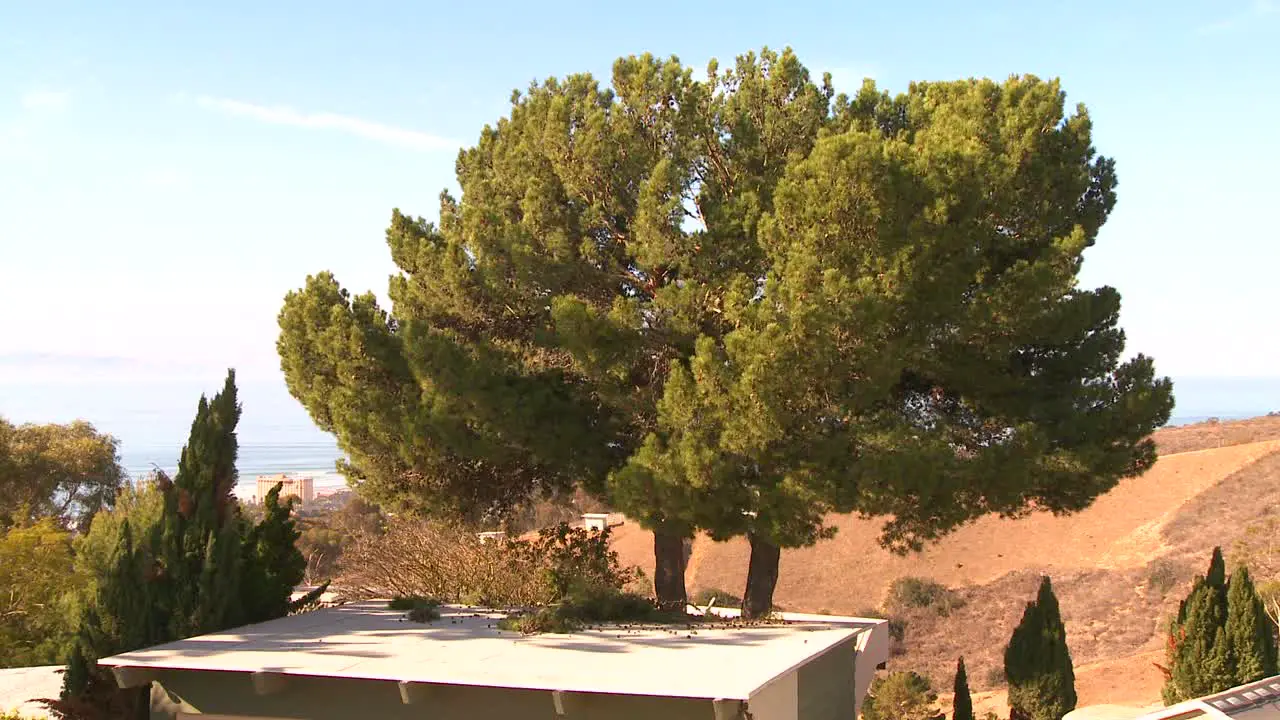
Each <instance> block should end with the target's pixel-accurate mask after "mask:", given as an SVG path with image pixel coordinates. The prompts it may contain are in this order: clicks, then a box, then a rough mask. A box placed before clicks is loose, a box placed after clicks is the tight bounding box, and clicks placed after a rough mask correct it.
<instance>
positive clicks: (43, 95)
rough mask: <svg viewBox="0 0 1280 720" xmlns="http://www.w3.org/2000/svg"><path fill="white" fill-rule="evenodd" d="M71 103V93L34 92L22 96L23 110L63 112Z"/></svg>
mask: <svg viewBox="0 0 1280 720" xmlns="http://www.w3.org/2000/svg"><path fill="white" fill-rule="evenodd" d="M69 102H71V93H69V92H59V91H54V90H32V91H31V92H29V93H27V94H26V95H23V96H22V109H23V110H61V109H63V108H65V107H66V106H67V103H69Z"/></svg>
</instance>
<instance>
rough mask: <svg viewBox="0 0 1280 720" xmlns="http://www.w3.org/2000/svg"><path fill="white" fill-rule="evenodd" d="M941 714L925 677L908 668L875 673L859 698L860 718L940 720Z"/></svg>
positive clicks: (936, 699) (934, 693)
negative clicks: (886, 672) (863, 697)
mask: <svg viewBox="0 0 1280 720" xmlns="http://www.w3.org/2000/svg"><path fill="white" fill-rule="evenodd" d="M945 717H946V716H945V715H944V714H943V713H942V711H941V709H940V708H939V707H938V694H937V693H936V692H934V691H933V688H932V687H931V686H930V684H929V680H928V678H925V677H923V676H921V675H918V674H916V673H914V672H910V671H897V672H891V673H889V674H887V675H881V676H878V677H877V678H876V679H875V680H873V681H872V682H871V689H870V690H869V691H868V692H867V698H866V699H865V700H863V701H862V720H942V719H943V718H945Z"/></svg>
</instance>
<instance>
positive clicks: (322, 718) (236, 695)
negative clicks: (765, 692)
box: [152, 671, 769, 720]
mask: <svg viewBox="0 0 1280 720" xmlns="http://www.w3.org/2000/svg"><path fill="white" fill-rule="evenodd" d="M158 682H159V684H160V685H162V686H163V688H164V691H167V694H168V697H169V698H171V699H172V701H173V702H174V703H175V704H174V705H171V709H170V710H156V709H153V712H152V718H153V719H154V720H172V719H173V718H175V717H177V711H179V710H185V711H186V712H184V715H185V714H186V713H201V714H211V715H229V716H233V717H235V716H239V717H249V718H272V719H276V718H278V719H282V720H283V719H293V718H299V719H300V718H306V719H307V720H351V719H352V718H380V719H385V720H409V719H410V718H414V719H417V720H421V719H424V718H431V720H486V719H487V718H493V719H494V720H561V718H564V720H575V719H577V718H581V719H582V720H653V719H654V718H660V719H661V720H712V719H713V718H714V717H715V715H714V711H713V709H712V705H711V702H710V701H707V700H690V699H685V698H663V697H644V696H623V695H591V696H580V695H571V696H569V697H568V698H567V702H566V707H565V710H566V714H565V715H564V716H558V715H556V710H555V705H554V703H553V701H552V697H551V693H549V692H545V691H542V692H538V691H530V690H503V689H495V688H480V687H462V686H436V687H432V688H430V689H429V691H428V694H427V697H426V698H425V699H424V700H423V701H422V702H420V703H414V704H412V705H405V704H403V703H402V702H401V700H400V689H399V687H398V686H397V685H396V683H394V682H390V681H377V680H350V679H339V678H319V677H314V678H310V677H291V678H288V680H287V682H286V685H285V687H284V689H283V690H281V691H280V692H278V693H275V694H272V695H266V696H258V695H255V694H254V692H253V684H252V682H251V680H250V678H249V676H248V675H247V674H246V673H231V672H187V671H164V672H161V673H160V674H159V680H158ZM155 707H156V705H155V703H153V708H155ZM196 717H198V715H196ZM757 720H769V719H768V718H765V717H761V716H757Z"/></svg>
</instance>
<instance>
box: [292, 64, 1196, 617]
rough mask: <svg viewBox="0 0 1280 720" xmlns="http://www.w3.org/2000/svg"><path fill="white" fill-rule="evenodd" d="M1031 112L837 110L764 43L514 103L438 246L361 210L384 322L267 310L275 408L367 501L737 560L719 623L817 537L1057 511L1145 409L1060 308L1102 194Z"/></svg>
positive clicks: (968, 91) (1092, 176)
mask: <svg viewBox="0 0 1280 720" xmlns="http://www.w3.org/2000/svg"><path fill="white" fill-rule="evenodd" d="M1064 103H1065V93H1064V92H1063V91H1062V89H1061V88H1060V86H1059V85H1058V83H1057V82H1046V81H1042V80H1040V79H1038V78H1035V77H1030V76H1024V77H1013V78H1010V79H1009V80H1007V81H1005V82H1003V83H997V82H993V81H990V80H966V81H959V82H946V83H914V84H912V85H911V86H910V87H909V88H908V90H907V92H906V93H904V94H902V95H898V96H890V95H889V94H888V93H885V92H881V91H879V90H878V89H877V88H876V87H875V86H874V85H873V84H871V83H867V84H866V85H864V86H863V87H862V88H861V89H860V90H859V91H858V92H857V93H856V94H855V95H854V96H853V97H846V96H838V97H837V96H836V95H835V91H834V88H832V87H831V85H830V82H829V81H828V80H826V79H824V80H823V81H822V82H821V83H818V82H815V81H814V80H813V79H812V78H811V76H810V75H809V72H808V71H807V69H805V67H804V66H803V65H802V64H801V63H800V62H799V60H798V59H797V58H796V56H795V55H794V54H793V53H792V52H791V51H790V50H786V51H783V52H782V53H777V52H773V51H770V50H767V49H766V50H764V51H762V52H760V53H759V54H754V53H749V54H746V55H744V56H742V57H739V58H738V59H737V61H736V62H735V63H734V64H733V66H732V67H730V68H726V69H721V68H719V66H718V65H716V64H715V63H713V64H712V67H711V68H710V72H709V73H708V75H707V78H706V79H705V80H695V79H694V76H693V72H692V71H691V69H689V68H686V67H685V66H683V65H682V64H681V63H680V62H679V61H678V60H677V59H675V58H671V59H667V60H663V59H658V58H654V57H652V56H649V55H645V56H640V57H628V58H623V59H620V60H618V61H617V62H616V63H615V65H614V69H613V82H612V87H611V88H602V87H601V86H600V84H599V83H598V82H597V81H596V80H595V79H594V78H592V77H591V76H589V75H573V76H570V77H568V78H564V79H562V80H559V79H551V80H547V81H545V82H543V83H541V84H535V85H533V86H531V87H530V88H529V89H528V91H527V92H525V93H517V94H515V95H514V96H513V98H512V104H511V109H510V112H509V114H508V116H507V117H505V118H502V119H501V120H499V122H498V123H496V125H492V126H488V127H486V128H485V129H484V130H483V131H482V133H481V135H480V138H479V140H478V142H477V144H476V145H475V146H474V147H472V148H470V149H468V150H465V151H464V152H462V153H461V154H460V156H459V159H458V163H457V176H458V177H457V179H458V184H459V186H460V187H461V191H462V194H461V196H460V197H458V198H454V197H452V196H450V195H448V194H444V195H442V197H441V205H440V222H439V224H438V225H437V224H432V223H428V222H426V221H424V220H422V219H414V218H410V217H406V216H404V215H402V214H401V213H399V212H398V211H394V212H393V214H392V218H391V223H390V227H389V228H388V230H387V233H386V238H387V245H388V247H389V250H390V254H391V258H392V260H393V261H394V262H395V263H396V265H397V267H398V268H399V270H400V272H399V274H397V275H396V276H395V277H394V278H393V279H392V281H391V286H390V288H389V292H388V295H389V296H390V298H391V303H392V306H391V308H390V310H386V309H383V308H381V307H379V306H378V304H377V302H376V300H375V298H374V296H373V295H372V294H365V295H360V296H356V297H353V296H352V295H351V294H350V293H349V292H348V291H347V290H345V289H344V288H342V286H341V285H340V284H339V283H338V281H337V280H336V279H335V278H334V277H333V276H332V275H331V274H329V273H319V274H317V275H315V276H313V277H310V278H308V279H307V281H306V284H305V286H304V287H303V288H302V289H300V290H298V291H296V292H292V293H290V294H289V295H288V296H287V297H286V299H285V303H284V307H283V309H282V311H281V314H280V328H281V334H280V338H279V342H278V349H279V354H280V357H281V364H282V367H283V369H284V372H285V377H286V381H287V383H288V386H289V389H290V391H291V393H292V394H293V395H294V396H295V397H296V398H298V399H299V400H300V401H301V402H302V404H303V405H304V406H305V407H306V408H307V410H308V411H309V412H310V414H311V416H312V417H313V418H314V419H315V421H316V422H317V423H318V424H319V425H320V426H321V427H322V428H324V429H326V430H328V431H330V432H333V433H334V434H335V436H336V437H337V438H338V440H339V442H340V444H341V445H342V447H343V449H344V450H345V451H346V453H347V455H348V456H349V457H350V458H351V467H350V468H347V471H348V472H349V473H350V474H351V476H352V477H353V478H354V479H355V482H356V485H357V487H358V488H359V489H360V492H362V493H364V494H365V495H366V496H367V497H369V498H373V499H376V500H377V501H379V502H381V503H386V504H388V505H391V506H395V507H398V508H400V509H404V510H412V511H416V512H420V513H440V514H445V515H448V516H451V517H453V516H459V515H461V516H464V517H469V518H471V519H477V518H485V517H488V518H494V517H497V516H500V515H502V514H504V513H506V512H509V511H510V509H511V508H512V507H515V506H516V505H518V504H519V503H521V502H524V501H526V500H527V499H528V498H530V497H532V496H535V495H536V494H538V493H541V492H550V491H556V492H559V491H562V490H566V489H567V488H569V487H570V486H572V485H574V484H581V485H582V486H584V487H586V488H587V489H588V490H590V491H592V492H593V493H595V494H598V495H605V496H607V498H608V499H609V500H610V502H611V504H612V505H613V506H615V507H617V508H618V509H620V510H623V511H625V512H626V513H627V514H628V515H629V516H631V517H633V518H636V519H637V520H639V521H640V522H641V523H643V524H644V525H646V526H647V527H650V528H654V529H656V530H659V531H661V532H662V533H664V534H675V535H677V536H684V537H687V536H689V535H690V534H691V533H692V532H693V530H694V529H696V528H702V529H705V530H706V531H707V532H708V533H710V534H711V536H712V537H713V538H716V539H724V538H727V537H731V536H737V535H744V534H745V535H750V536H751V537H752V539H753V540H752V541H753V548H758V549H759V550H760V551H761V552H760V553H759V554H760V555H761V558H759V560H760V564H761V572H759V573H758V575H756V576H753V578H752V583H751V587H749V588H748V592H746V593H745V594H746V595H747V596H748V598H747V599H748V605H749V606H750V607H753V608H764V609H767V608H768V607H769V605H770V600H771V595H772V590H773V583H774V582H776V551H777V548H778V547H780V546H799V545H808V544H812V543H814V542H816V541H818V540H820V539H822V538H824V537H828V536H829V535H830V534H831V532H832V530H831V529H830V528H829V527H827V526H826V525H825V524H824V522H823V518H824V517H826V516H827V514H828V513H830V512H833V511H835V512H859V513H863V514H866V515H870V516H878V517H885V518H891V519H890V520H889V521H888V522H887V523H886V525H885V526H884V532H883V535H882V537H881V540H882V542H883V543H884V544H885V545H887V546H889V547H891V548H894V549H895V550H907V549H911V548H918V547H920V546H921V545H922V544H923V543H925V542H928V541H931V540H933V539H935V538H937V537H939V536H941V535H942V534H944V533H946V532H949V531H951V530H953V529H955V528H957V527H959V526H961V525H962V524H964V523H965V522H967V521H969V520H971V519H973V518H974V517H976V516H979V515H982V514H986V513H990V512H998V513H1004V514H1010V515H1017V514H1019V513H1023V512H1026V511H1028V510H1032V509H1038V510H1047V511H1052V512H1059V513H1061V512H1071V511H1075V510H1080V509H1082V508H1084V507H1087V506H1088V505H1089V503H1090V502H1092V500H1093V499H1094V498H1095V497H1097V496H1098V495H1099V494H1101V493H1103V492H1106V491H1107V490H1109V489H1110V488H1112V487H1114V485H1115V484H1116V483H1117V482H1118V480H1119V479H1120V478H1121V477H1125V476H1131V475H1135V474H1138V473H1141V472H1143V471H1145V470H1146V469H1147V468H1149V467H1150V466H1151V464H1152V463H1153V462H1154V461H1155V448H1154V445H1153V443H1152V442H1151V440H1150V439H1149V435H1150V433H1151V431H1152V430H1153V429H1155V428H1156V427H1159V426H1160V425H1162V424H1163V423H1164V421H1165V420H1167V418H1168V415H1169V411H1170V408H1171V404H1172V400H1171V386H1170V383H1169V382H1168V381H1167V380H1164V379H1158V378H1157V377H1156V375H1155V371H1154V366H1153V364H1152V362H1151V360H1150V359H1149V358H1146V357H1144V356H1141V355H1138V356H1136V357H1134V358H1133V359H1131V360H1128V361H1124V362H1122V361H1121V358H1122V357H1123V356H1124V334H1123V332H1122V331H1121V329H1120V328H1119V326H1118V319H1119V308H1120V296H1119V293H1118V292H1116V291H1115V290H1114V289H1112V288H1100V289H1095V290H1090V289H1084V288H1080V287H1079V286H1078V282H1077V273H1078V270H1079V268H1080V265H1081V262H1082V255H1083V253H1084V251H1085V250H1086V249H1087V248H1088V247H1089V246H1091V245H1092V244H1093V243H1094V241H1095V239H1096V237H1097V234H1098V231H1099V228H1100V227H1101V226H1102V225H1103V223H1104V222H1105V221H1106V219H1107V217H1108V215H1109V213H1110V212H1111V210H1112V208H1113V206H1114V203H1115V185H1116V176H1115V169H1114V164H1113V163H1112V161H1111V160H1109V159H1107V158H1105V157H1100V156H1098V155H1097V153H1096V151H1095V149H1094V147H1093V144H1092V123H1091V120H1090V118H1089V116H1088V114H1087V112H1086V111H1085V110H1084V108H1083V107H1079V108H1076V109H1075V110H1074V111H1068V109H1067V108H1066V107H1065V104H1064ZM754 552H755V551H754V550H753V553H754ZM663 560H664V562H665V558H664V559H663ZM769 566H772V567H769ZM658 575H659V576H662V575H663V572H662V571H660V572H659V573H658Z"/></svg>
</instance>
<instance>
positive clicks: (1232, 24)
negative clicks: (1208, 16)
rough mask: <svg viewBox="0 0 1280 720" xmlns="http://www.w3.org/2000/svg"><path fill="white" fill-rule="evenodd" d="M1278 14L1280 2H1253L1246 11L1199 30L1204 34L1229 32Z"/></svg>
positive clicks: (1269, 0)
mask: <svg viewBox="0 0 1280 720" xmlns="http://www.w3.org/2000/svg"><path fill="white" fill-rule="evenodd" d="M1278 13H1280V2H1277V0H1253V2H1251V3H1249V6H1248V7H1247V8H1245V9H1244V10H1241V11H1240V12H1238V13H1236V14H1234V15H1231V16H1228V17H1224V18H1222V19H1221V20H1215V21H1213V22H1211V23H1207V24H1205V25H1201V26H1200V28H1199V30H1200V32H1201V33H1202V34H1213V33H1222V32H1227V31H1228V30H1234V29H1235V28H1237V27H1240V26H1242V25H1247V24H1248V23H1249V22H1251V21H1255V20H1259V19H1261V18H1264V17H1267V16H1269V15H1276V14H1278Z"/></svg>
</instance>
